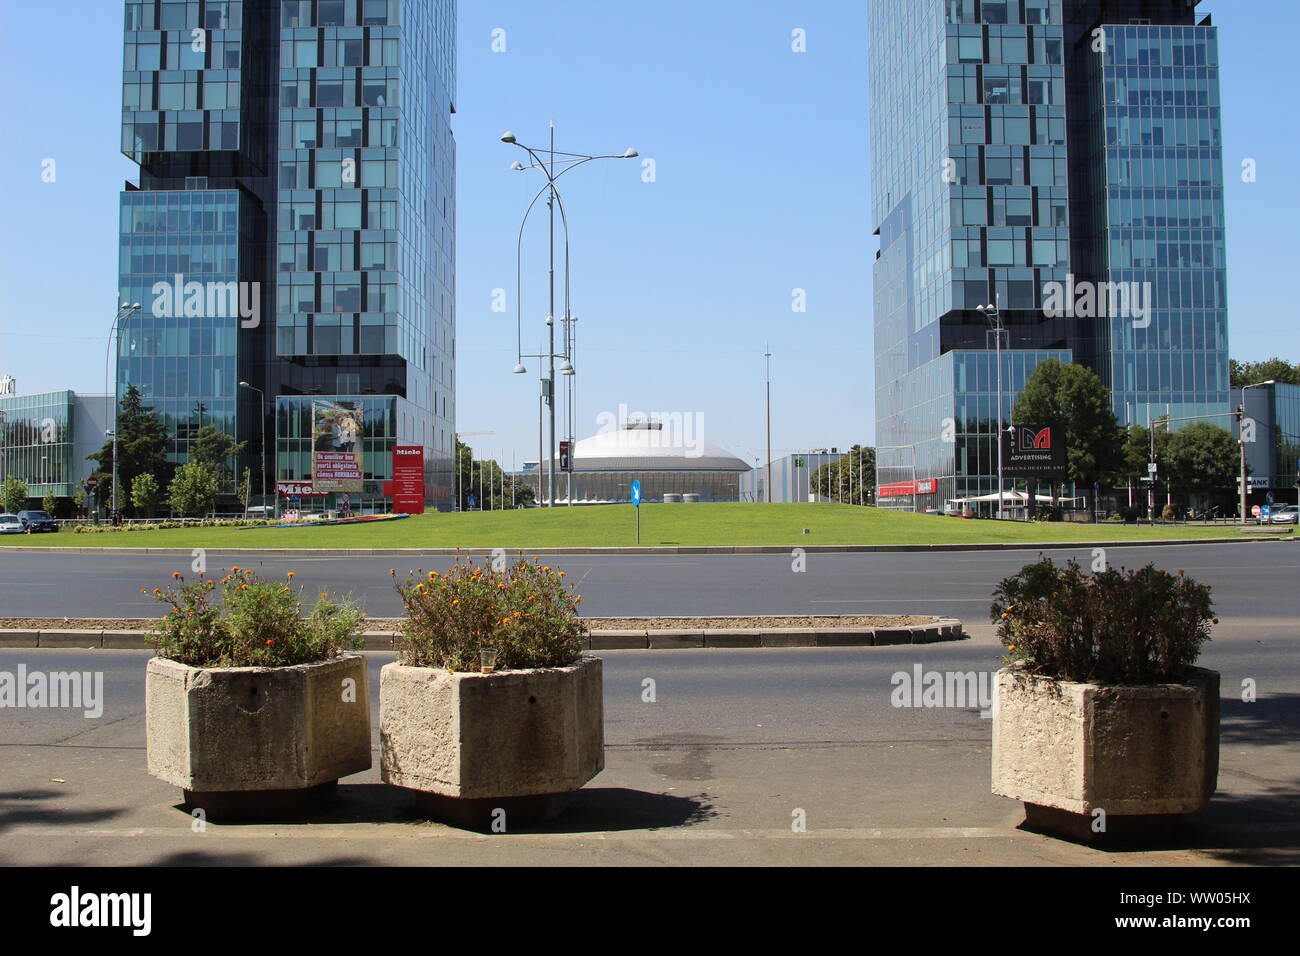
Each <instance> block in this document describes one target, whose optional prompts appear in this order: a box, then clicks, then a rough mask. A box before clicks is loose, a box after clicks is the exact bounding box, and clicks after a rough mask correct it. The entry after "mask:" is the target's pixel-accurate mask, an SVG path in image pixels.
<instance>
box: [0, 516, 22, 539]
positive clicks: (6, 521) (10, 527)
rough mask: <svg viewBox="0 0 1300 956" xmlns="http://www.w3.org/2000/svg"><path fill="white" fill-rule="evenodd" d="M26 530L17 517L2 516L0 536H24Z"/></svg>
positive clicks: (0, 517) (0, 519)
mask: <svg viewBox="0 0 1300 956" xmlns="http://www.w3.org/2000/svg"><path fill="white" fill-rule="evenodd" d="M25 530H26V529H25V528H24V527H23V523H22V522H21V521H19V520H18V516H17V515H0V534H22V533H23V532H24V531H25Z"/></svg>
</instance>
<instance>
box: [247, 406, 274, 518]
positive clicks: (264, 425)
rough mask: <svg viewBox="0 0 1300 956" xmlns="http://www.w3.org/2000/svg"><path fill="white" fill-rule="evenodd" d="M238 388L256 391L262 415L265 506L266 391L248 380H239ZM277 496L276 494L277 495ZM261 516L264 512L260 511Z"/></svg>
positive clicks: (264, 496)
mask: <svg viewBox="0 0 1300 956" xmlns="http://www.w3.org/2000/svg"><path fill="white" fill-rule="evenodd" d="M239 387H240V388H247V389H252V390H253V391H254V392H257V402H258V408H259V411H260V414H261V416H262V508H263V509H265V508H266V393H265V392H263V391H262V390H261V389H260V388H258V387H257V386H256V385H250V384H248V382H240V383H239ZM277 497H278V496H277ZM262 515H263V517H265V516H266V512H265V511H263V512H262Z"/></svg>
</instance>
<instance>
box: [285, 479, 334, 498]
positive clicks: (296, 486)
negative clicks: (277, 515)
mask: <svg viewBox="0 0 1300 956" xmlns="http://www.w3.org/2000/svg"><path fill="white" fill-rule="evenodd" d="M275 491H276V493H277V494H281V495H285V496H286V497H290V498H323V497H325V493H324V492H323V491H322V492H320V493H319V494H318V493H317V492H316V490H315V489H313V488H312V486H311V482H310V481H277V482H276V483H275Z"/></svg>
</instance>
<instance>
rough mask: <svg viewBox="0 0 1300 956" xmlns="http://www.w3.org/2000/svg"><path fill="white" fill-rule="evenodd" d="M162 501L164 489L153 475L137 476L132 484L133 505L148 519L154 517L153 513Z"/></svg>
mask: <svg viewBox="0 0 1300 956" xmlns="http://www.w3.org/2000/svg"><path fill="white" fill-rule="evenodd" d="M161 501H162V488H161V487H160V486H159V484H158V479H157V478H155V477H154V476H153V475H136V477H135V481H133V482H131V504H132V505H134V506H135V508H136V510H137V511H141V512H143V513H144V516H145V517H146V518H152V517H153V511H154V509H155V508H157V507H158V505H159V503H160V502H161Z"/></svg>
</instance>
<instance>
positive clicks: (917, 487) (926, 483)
mask: <svg viewBox="0 0 1300 956" xmlns="http://www.w3.org/2000/svg"><path fill="white" fill-rule="evenodd" d="M938 485H939V483H938V482H937V481H936V480H935V479H934V478H921V479H919V480H918V481H897V482H894V483H893V484H892V485H881V486H880V497H881V498H905V497H908V496H909V495H932V494H934V493H935V491H937V490H938Z"/></svg>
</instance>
